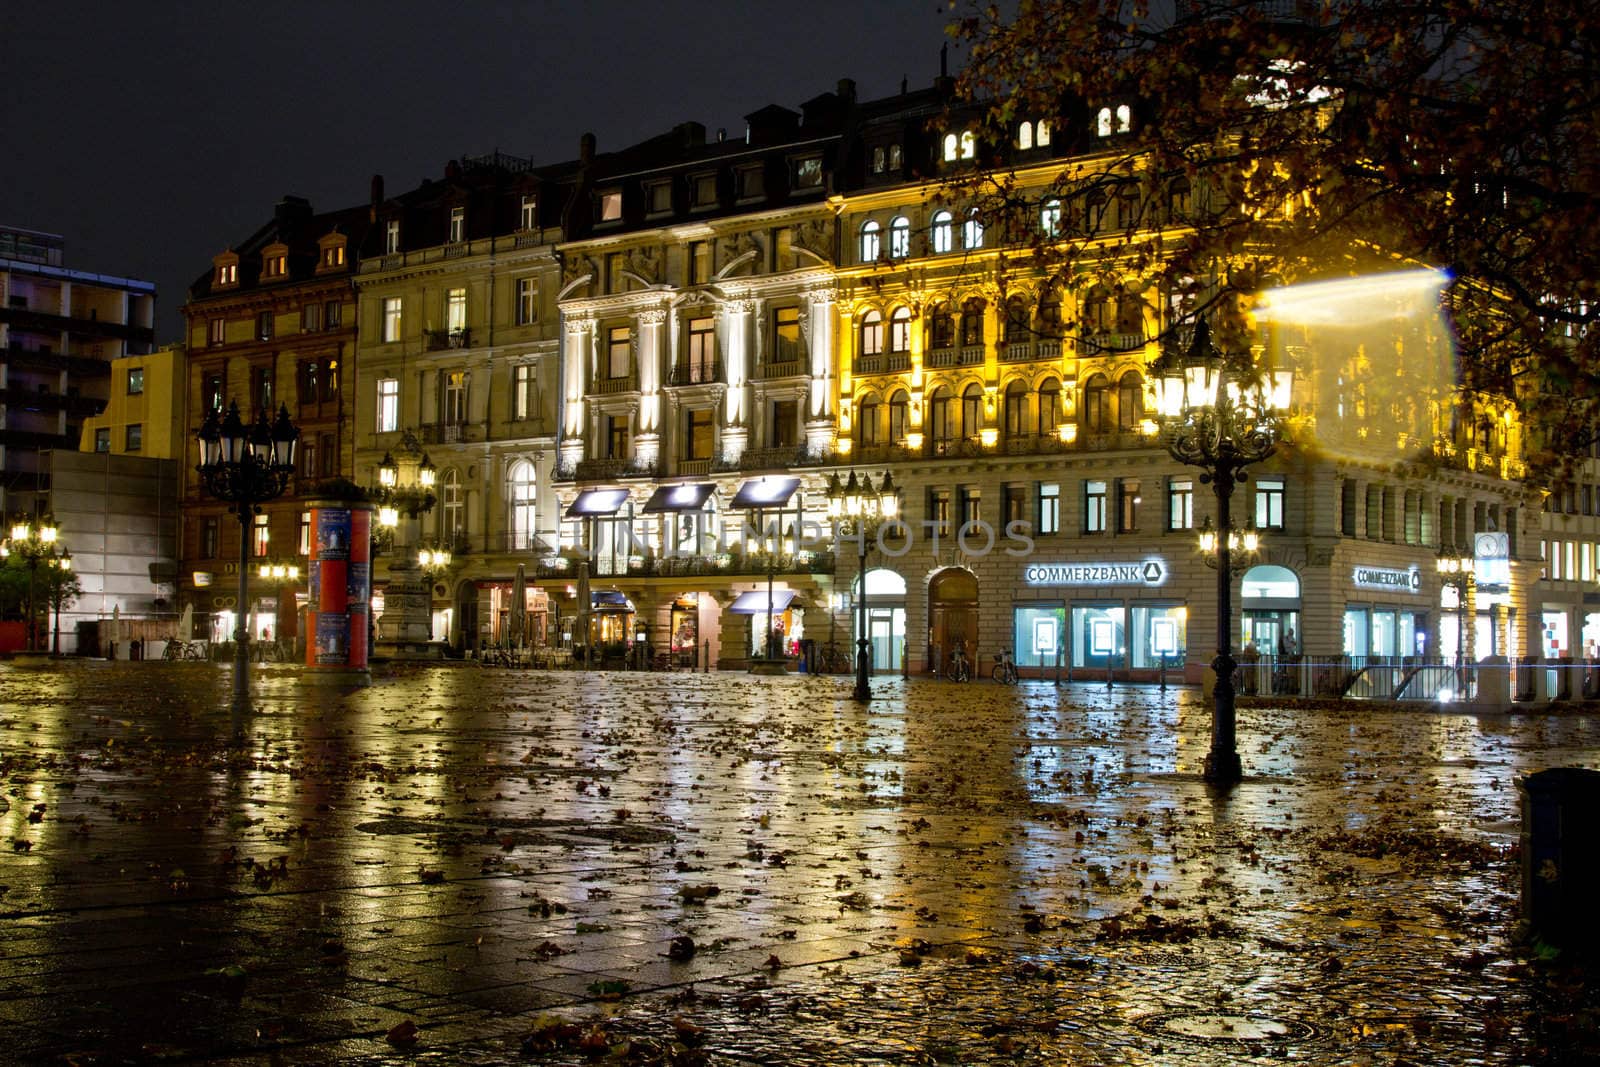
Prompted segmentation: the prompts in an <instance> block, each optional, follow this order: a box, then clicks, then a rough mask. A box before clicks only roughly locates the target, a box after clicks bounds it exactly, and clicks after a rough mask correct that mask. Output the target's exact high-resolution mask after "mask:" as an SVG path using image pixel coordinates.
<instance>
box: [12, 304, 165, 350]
mask: <svg viewBox="0 0 1600 1067" xmlns="http://www.w3.org/2000/svg"><path fill="white" fill-rule="evenodd" d="M0 323H5V324H7V325H9V326H11V327H13V328H15V329H18V330H29V331H32V332H37V333H60V332H62V331H63V330H65V331H66V332H67V333H73V334H83V335H86V336H90V337H115V338H117V339H118V340H121V341H133V342H137V343H140V344H154V343H155V339H156V332H155V330H153V329H151V328H150V327H149V326H130V325H128V324H127V323H122V322H102V321H101V320H99V319H78V318H73V317H71V316H68V315H51V314H49V313H47V312H43V311H30V310H29V309H27V308H8V307H0Z"/></svg>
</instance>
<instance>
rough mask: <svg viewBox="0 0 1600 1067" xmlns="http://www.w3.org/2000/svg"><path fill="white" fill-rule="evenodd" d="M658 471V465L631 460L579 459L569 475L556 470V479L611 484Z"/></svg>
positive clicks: (651, 474) (646, 475) (643, 476)
mask: <svg viewBox="0 0 1600 1067" xmlns="http://www.w3.org/2000/svg"><path fill="white" fill-rule="evenodd" d="M660 469H661V468H660V464H657V463H638V462H636V461H634V460H631V459H604V458H601V459H580V460H578V462H577V465H576V466H574V467H573V468H572V469H571V472H570V473H568V472H566V471H564V470H557V471H556V477H558V478H561V477H566V478H574V479H576V480H578V481H580V482H613V481H616V480H617V479H619V478H650V477H654V476H655V475H656V474H657V473H658V472H659V471H660Z"/></svg>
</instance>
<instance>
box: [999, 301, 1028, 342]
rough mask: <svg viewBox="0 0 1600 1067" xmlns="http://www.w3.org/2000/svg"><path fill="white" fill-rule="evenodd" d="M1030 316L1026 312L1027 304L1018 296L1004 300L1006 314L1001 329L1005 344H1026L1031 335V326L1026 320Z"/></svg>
mask: <svg viewBox="0 0 1600 1067" xmlns="http://www.w3.org/2000/svg"><path fill="white" fill-rule="evenodd" d="M1031 317H1032V316H1031V315H1030V314H1029V312H1028V302H1027V301H1026V300H1024V299H1023V298H1022V297H1020V296H1013V297H1008V298H1007V299H1006V314H1005V322H1004V324H1003V328H1004V330H1005V333H1004V337H1005V342H1006V344H1008V345H1019V344H1026V343H1027V341H1028V339H1029V337H1031V336H1032V334H1033V326H1032V323H1030V322H1029V321H1028V320H1029V319H1030V318H1031Z"/></svg>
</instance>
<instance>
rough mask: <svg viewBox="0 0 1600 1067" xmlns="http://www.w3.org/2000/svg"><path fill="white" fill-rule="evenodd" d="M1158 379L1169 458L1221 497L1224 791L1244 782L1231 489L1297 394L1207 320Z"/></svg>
mask: <svg viewBox="0 0 1600 1067" xmlns="http://www.w3.org/2000/svg"><path fill="white" fill-rule="evenodd" d="M1159 369H1160V373H1159V375H1158V376H1157V379H1156V383H1155V384H1156V389H1157V410H1158V413H1159V415H1160V418H1161V423H1162V432H1163V434H1164V436H1165V441H1166V446H1167V451H1168V452H1169V453H1170V454H1171V455H1172V458H1173V459H1175V460H1177V461H1178V462H1179V463H1183V464H1186V465H1188V466H1191V467H1199V468H1200V472H1201V473H1200V481H1201V482H1202V483H1207V482H1209V483H1210V484H1211V488H1212V491H1213V492H1214V493H1215V495H1216V501H1217V508H1216V516H1217V528H1216V530H1215V531H1213V532H1212V539H1211V540H1212V545H1213V548H1212V551H1214V552H1215V553H1216V559H1217V655H1216V658H1215V659H1214V660H1212V662H1211V668H1212V670H1213V671H1214V672H1215V674H1216V681H1215V684H1214V685H1213V688H1212V715H1211V751H1210V753H1208V754H1207V756H1206V762H1205V778H1206V780H1207V781H1209V782H1216V783H1219V784H1226V783H1232V782H1237V781H1238V780H1239V779H1240V778H1242V777H1243V776H1244V769H1243V766H1242V765H1241V763H1240V760H1239V747H1238V738H1237V725H1236V721H1235V718H1234V691H1233V671H1234V666H1235V663H1234V658H1233V568H1232V559H1231V554H1232V552H1233V551H1234V550H1236V549H1238V548H1240V547H1242V545H1241V533H1240V531H1237V530H1235V529H1234V528H1233V521H1232V517H1231V515H1230V512H1229V504H1230V503H1231V501H1232V498H1233V488H1234V486H1235V485H1237V484H1238V483H1240V482H1243V481H1244V480H1245V473H1244V468H1246V467H1248V466H1249V465H1250V464H1252V463H1259V462H1261V461H1262V460H1264V459H1266V458H1267V457H1268V456H1270V455H1272V453H1273V452H1274V451H1275V450H1276V449H1277V447H1278V442H1279V440H1280V439H1281V437H1282V433H1283V412H1284V411H1285V410H1286V409H1287V408H1288V406H1289V399H1290V396H1291V394H1292V391H1293V386H1294V376H1293V372H1292V371H1290V370H1287V369H1281V370H1280V369H1271V370H1263V369H1260V368H1256V367H1254V366H1252V365H1251V362H1250V359H1249V355H1248V353H1243V354H1241V356H1239V357H1235V356H1230V355H1227V354H1225V353H1223V352H1221V351H1220V350H1218V348H1217V347H1216V346H1215V345H1214V344H1212V343H1211V330H1210V327H1208V326H1207V325H1206V322H1205V320H1204V319H1201V320H1199V321H1198V322H1197V323H1196V324H1195V329H1194V339H1193V341H1192V342H1191V343H1190V345H1189V348H1188V350H1187V351H1186V352H1185V353H1184V355H1183V357H1182V359H1181V360H1180V359H1176V358H1174V354H1173V353H1170V352H1169V353H1167V354H1165V355H1163V357H1162V359H1161V361H1160V367H1159Z"/></svg>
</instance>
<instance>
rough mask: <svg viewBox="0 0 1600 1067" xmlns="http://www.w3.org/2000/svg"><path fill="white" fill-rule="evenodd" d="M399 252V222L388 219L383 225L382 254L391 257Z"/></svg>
mask: <svg viewBox="0 0 1600 1067" xmlns="http://www.w3.org/2000/svg"><path fill="white" fill-rule="evenodd" d="M398 251H400V220H399V219H390V220H389V221H388V222H385V223H384V224H383V254H384V255H386V256H392V255H394V254H395V253H396V252H398Z"/></svg>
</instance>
